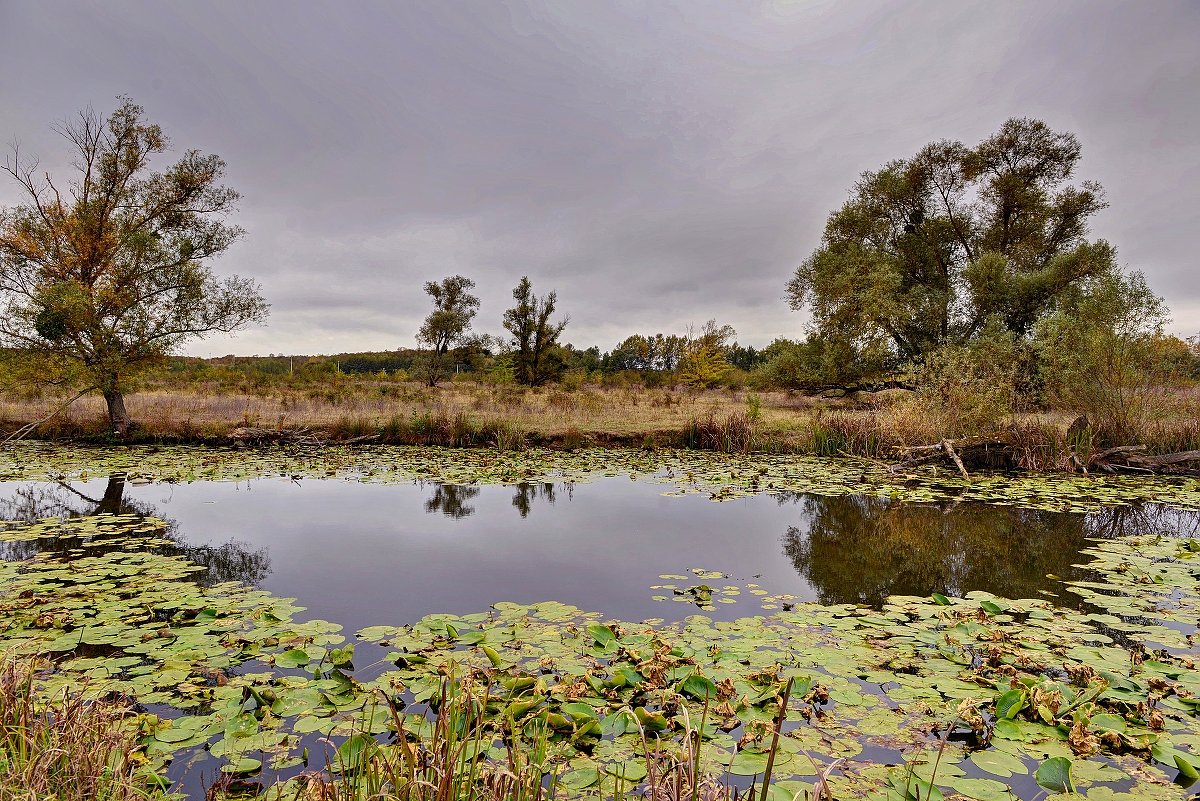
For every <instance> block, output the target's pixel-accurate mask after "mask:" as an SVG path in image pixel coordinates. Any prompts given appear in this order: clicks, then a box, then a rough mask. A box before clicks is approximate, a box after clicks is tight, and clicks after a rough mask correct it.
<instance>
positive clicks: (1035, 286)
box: [787, 119, 1115, 360]
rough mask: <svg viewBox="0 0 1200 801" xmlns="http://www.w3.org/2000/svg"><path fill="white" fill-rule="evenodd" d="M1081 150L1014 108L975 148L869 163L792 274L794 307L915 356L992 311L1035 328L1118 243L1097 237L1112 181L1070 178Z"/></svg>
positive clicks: (958, 340) (936, 148)
mask: <svg viewBox="0 0 1200 801" xmlns="http://www.w3.org/2000/svg"><path fill="white" fill-rule="evenodd" d="M1080 152H1081V149H1080V145H1079V142H1078V141H1077V140H1076V139H1075V137H1074V136H1073V135H1072V134H1069V133H1057V132H1054V131H1052V130H1051V129H1050V128H1048V127H1047V126H1046V125H1045V124H1044V123H1042V122H1040V121H1038V120H1030V119H1010V120H1009V121H1007V122H1006V123H1005V124H1004V125H1003V127H1002V128H1001V129H1000V131H999V132H998V133H996V134H995V135H993V136H991V137H989V138H988V139H986V140H984V141H983V142H981V143H980V144H979V145H977V146H976V147H974V148H968V147H966V146H965V145H963V144H962V143H960V142H946V141H943V142H936V143H933V144H930V145H927V146H926V147H925V148H923V149H922V150H921V151H920V152H919V153H917V154H916V155H915V156H913V157H912V158H910V159H902V160H897V161H892V162H889V163H888V164H886V165H884V166H883V168H881V169H880V170H879V171H878V172H867V173H864V174H863V177H862V179H861V180H860V181H859V182H858V184H856V185H855V187H854V189H853V191H852V193H851V197H850V199H849V200H848V201H847V202H846V204H845V205H843V206H842V208H840V209H838V210H837V211H835V212H833V213H832V214H831V215H830V217H829V220H828V222H827V224H826V227H825V233H824V236H823V238H822V242H821V246H820V247H819V248H818V249H817V250H816V251H814V252H813V254H812V255H811V256H810V257H809V258H808V259H807V260H806V261H805V262H804V263H803V264H801V265H800V267H799V268H798V269H797V270H796V273H795V275H794V276H793V278H792V280H791V281H790V282H789V284H788V288H787V289H788V296H789V301H790V303H791V305H792V307H793V308H795V309H800V308H802V307H809V308H810V309H811V311H812V315H813V319H814V323H815V325H816V328H817V330H818V331H819V332H820V333H821V335H822V337H824V338H825V339H827V340H830V341H843V342H846V343H850V344H851V345H853V346H856V347H863V346H866V345H869V344H873V343H876V342H879V341H886V342H888V343H889V345H890V347H891V348H892V349H893V350H894V351H895V352H896V354H898V355H899V356H900V357H901V358H902V359H905V360H919V359H922V358H924V357H925V356H926V355H927V354H929V353H931V352H932V351H934V350H936V349H937V348H939V347H941V346H943V345H948V344H963V343H965V342H968V341H969V340H971V339H972V338H973V337H975V336H976V335H977V334H978V333H979V332H980V331H982V330H983V328H984V327H985V325H987V324H988V321H989V320H996V321H998V322H999V324H1000V325H1001V326H1002V327H1003V328H1004V329H1005V330H1007V331H1010V332H1012V333H1013V334H1014V335H1016V336H1017V337H1025V336H1026V335H1028V334H1029V332H1030V331H1031V330H1032V328H1033V326H1034V325H1035V324H1036V323H1037V321H1038V320H1040V319H1041V318H1042V317H1044V316H1045V315H1046V314H1047V313H1048V312H1049V311H1051V310H1052V308H1053V306H1054V303H1055V300H1056V299H1057V298H1058V297H1060V296H1061V295H1062V294H1063V293H1065V292H1068V291H1069V290H1070V289H1071V288H1072V287H1075V286H1077V285H1078V284H1079V283H1080V282H1081V281H1083V280H1084V279H1086V278H1088V277H1091V276H1099V275H1104V274H1106V273H1111V272H1113V271H1114V269H1115V266H1114V254H1113V250H1112V248H1111V247H1110V246H1109V245H1108V244H1107V243H1105V242H1103V241H1097V242H1090V241H1088V240H1087V239H1086V236H1087V233H1088V229H1087V223H1088V220H1089V218H1090V217H1091V216H1092V215H1094V214H1095V213H1096V212H1097V211H1099V210H1100V209H1102V208H1104V206H1105V203H1104V199H1103V194H1102V191H1101V189H1100V187H1099V186H1098V185H1097V184H1094V183H1091V182H1084V183H1083V184H1082V185H1081V186H1073V185H1071V184H1070V183H1069V179H1070V178H1071V176H1072V174H1073V173H1074V170H1075V166H1076V164H1077V162H1078V160H1079V157H1080Z"/></svg>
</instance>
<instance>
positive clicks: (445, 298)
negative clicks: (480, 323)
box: [417, 275, 479, 387]
mask: <svg viewBox="0 0 1200 801" xmlns="http://www.w3.org/2000/svg"><path fill="white" fill-rule="evenodd" d="M474 288H475V282H474V281H472V280H471V279H470V278H464V277H463V276H461V275H453V276H450V277H449V278H443V279H442V282H441V283H440V284H439V283H435V282H433V281H430V282H429V283H427V284H425V293H426V294H428V295H429V296H430V297H431V298H433V307H434V308H433V311H432V312H430V313H429V316H428V317H426V318H425V322H424V323H423V324H422V325H421V330H420V331H418V332H417V341H418V342H420V343H422V344H424V345H425V346H426V347H428V348H429V352H428V353H427V354H425V359H424V360H423V364H422V365H421V366H422V367H423V370H424V373H425V380H426V382H427V383H428V384H429V386H431V387H434V386H437V385H438V383H439V382H440V381H443V380H444V379H445V378H446V376H447V374H448V372H449V368H450V364H451V363H450V360H449V358H448V354H449V352H450V349H451V348H453V347H456V346H459V345H463V344H465V342H466V337H467V332H468V331H469V330H470V328H471V319H472V318H473V317H474V316H475V312H476V311H477V310H478V309H479V298H477V297H476V296H474V295H472V294H471V292H470V290H472V289H474Z"/></svg>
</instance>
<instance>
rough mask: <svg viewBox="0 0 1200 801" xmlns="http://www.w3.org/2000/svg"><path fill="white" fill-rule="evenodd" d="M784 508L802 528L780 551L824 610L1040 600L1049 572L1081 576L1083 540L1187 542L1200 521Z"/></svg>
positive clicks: (829, 501)
mask: <svg viewBox="0 0 1200 801" xmlns="http://www.w3.org/2000/svg"><path fill="white" fill-rule="evenodd" d="M789 501H790V502H794V503H796V504H798V505H799V506H800V507H801V508H802V509H803V512H804V516H805V518H806V519H807V524H806V525H804V526H789V527H788V528H787V531H786V532H785V533H784V535H783V537H782V543H783V552H784V554H785V555H786V556H787V557H788V558H789V559H790V560H791V562H792V564H793V565H794V566H795V568H796V571H797V573H799V574H800V575H801V576H802V577H803V578H804V579H805V580H806V581H807V582H808V583H809V584H810V585H811V586H812V588H813V590H814V591H815V593H816V596H817V599H818V600H820V601H821V602H822V603H830V604H833V603H860V604H869V605H874V606H878V605H880V604H882V603H883V601H884V600H885V599H886V598H887V596H889V595H918V596H927V595H929V594H931V593H934V592H940V593H944V594H946V595H958V596H961V595H964V594H965V593H966V592H969V591H971V590H982V591H985V592H990V593H994V594H996V595H1001V596H1005V597H1009V598H1031V597H1037V595H1038V594H1039V593H1043V592H1044V591H1045V589H1046V587H1047V579H1046V577H1047V575H1048V574H1056V575H1058V576H1059V577H1061V578H1063V579H1067V580H1077V579H1082V578H1084V575H1085V570H1084V568H1081V567H1077V566H1076V565H1075V564H1074V562H1076V561H1079V560H1078V559H1077V558H1075V557H1076V556H1077V555H1078V554H1079V551H1080V550H1082V549H1083V548H1085V547H1087V545H1088V540H1089V539H1092V538H1097V537H1103V538H1110V537H1118V536H1123V535H1130V534H1160V535H1163V536H1179V535H1188V534H1194V533H1195V532H1196V530H1197V527H1198V526H1200V515H1196V514H1195V513H1190V512H1181V511H1178V510H1172V509H1167V508H1164V507H1156V506H1147V507H1134V506H1124V507H1116V508H1110V509H1104V510H1103V511H1100V512H1096V513H1094V514H1089V515H1079V514H1069V513H1064V512H1044V511H1038V510H1034V509H1019V508H1015V507H1010V506H985V505H982V504H963V505H958V504H954V503H946V504H908V503H899V502H896V501H890V500H886V499H882V498H874V497H868V496H844V497H822V496H813V495H792V496H787V497H784V498H781V499H780V503H786V502H789ZM1062 600H1063V599H1061V598H1060V602H1061V601H1062Z"/></svg>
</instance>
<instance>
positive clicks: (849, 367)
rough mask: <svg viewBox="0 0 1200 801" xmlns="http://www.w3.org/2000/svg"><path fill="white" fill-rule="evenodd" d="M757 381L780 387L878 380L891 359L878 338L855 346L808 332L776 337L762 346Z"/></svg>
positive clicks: (821, 386)
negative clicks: (795, 336) (802, 336)
mask: <svg viewBox="0 0 1200 801" xmlns="http://www.w3.org/2000/svg"><path fill="white" fill-rule="evenodd" d="M762 357H763V360H764V361H763V363H762V365H761V366H760V367H759V368H758V370H757V371H756V372H755V379H756V381H757V382H758V383H760V384H762V385H764V386H769V387H779V388H783V389H800V390H817V389H827V388H832V387H850V386H855V385H859V384H867V383H871V382H873V381H878V380H881V379H882V378H883V377H884V375H885V373H886V368H887V367H888V366H889V363H890V362H891V361H892V360H891V358H890V355H889V353H888V352H887V349H886V347H885V346H884V345H883V343H882V342H875V343H871V344H868V345H867V346H857V345H855V344H854V343H852V342H850V341H849V340H846V339H838V338H832V339H831V338H826V337H824V336H823V335H822V334H820V333H819V332H815V331H814V332H812V333H810V334H809V335H808V336H807V337H806V338H805V339H804V340H803V341H800V342H796V341H793V340H790V339H776V340H775V341H774V342H772V343H771V344H770V345H768V346H767V347H766V348H764V349H763V350H762Z"/></svg>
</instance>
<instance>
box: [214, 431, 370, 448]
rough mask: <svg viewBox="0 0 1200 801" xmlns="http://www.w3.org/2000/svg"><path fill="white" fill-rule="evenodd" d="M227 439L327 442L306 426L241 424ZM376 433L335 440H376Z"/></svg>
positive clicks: (265, 442)
mask: <svg viewBox="0 0 1200 801" xmlns="http://www.w3.org/2000/svg"><path fill="white" fill-rule="evenodd" d="M229 440H230V441H231V442H233V443H234V444H235V445H237V444H243V445H326V444H329V443H328V442H327V440H326V439H325V437H324V436H322V435H321V434H320V433H319V432H316V431H311V430H309V429H307V428H258V427H256V426H241V427H239V428H235V429H233V430H232V431H230V432H229ZM378 441H379V435H378V434H363V435H362V436H360V437H351V438H350V439H341V440H336V442H337V444H339V445H354V444H361V443H364V442H378Z"/></svg>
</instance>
